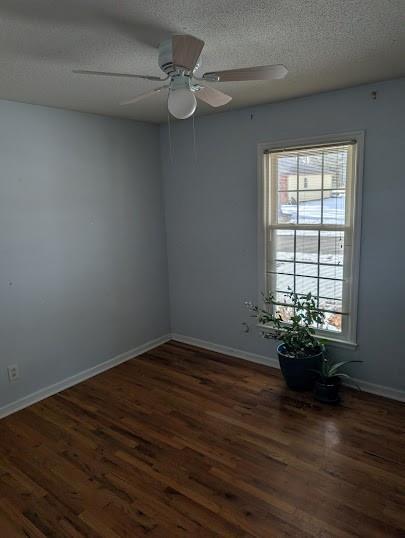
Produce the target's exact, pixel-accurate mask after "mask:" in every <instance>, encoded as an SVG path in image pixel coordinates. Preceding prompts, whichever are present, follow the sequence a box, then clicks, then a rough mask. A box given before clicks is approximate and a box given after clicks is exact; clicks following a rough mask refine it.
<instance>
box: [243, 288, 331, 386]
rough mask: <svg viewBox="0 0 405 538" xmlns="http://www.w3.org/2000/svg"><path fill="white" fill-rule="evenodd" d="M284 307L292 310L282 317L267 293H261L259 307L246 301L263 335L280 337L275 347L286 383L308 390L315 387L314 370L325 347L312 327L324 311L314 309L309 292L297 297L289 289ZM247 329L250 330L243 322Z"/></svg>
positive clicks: (319, 320) (320, 361) (272, 298)
mask: <svg viewBox="0 0 405 538" xmlns="http://www.w3.org/2000/svg"><path fill="white" fill-rule="evenodd" d="M286 297H288V298H289V300H288V303H286V304H285V306H284V308H289V309H291V310H290V312H291V315H289V316H286V317H285V318H284V319H283V318H282V316H281V315H280V312H277V310H276V309H274V306H276V308H277V307H278V308H279V307H280V304H279V303H277V302H276V301H275V300H274V296H273V295H272V294H271V293H269V294H268V295H264V296H263V301H264V307H263V308H260V307H259V306H258V305H255V304H253V303H251V302H247V303H245V304H246V306H247V307H248V308H249V310H250V311H251V312H252V317H255V318H256V319H257V321H258V322H259V325H261V326H262V336H263V337H264V338H273V339H275V340H281V344H280V345H279V346H278V348H277V353H278V359H279V362H280V369H281V372H282V374H283V377H284V379H285V382H286V383H287V386H288V387H289V388H291V389H293V390H311V389H312V388H313V386H314V383H315V379H316V373H315V371H319V369H320V367H321V363H322V357H323V352H324V346H323V344H322V343H321V341H320V340H319V339H318V338H317V337H316V336H315V329H314V327H316V326H317V324H321V323H322V322H323V320H324V314H323V313H322V312H321V311H320V310H319V309H318V308H317V306H316V302H315V299H314V297H313V296H312V295H311V293H308V294H307V295H304V296H300V295H298V294H297V293H295V292H293V291H290V292H289V293H287V294H286ZM245 326H246V330H249V327H248V325H247V324H245Z"/></svg>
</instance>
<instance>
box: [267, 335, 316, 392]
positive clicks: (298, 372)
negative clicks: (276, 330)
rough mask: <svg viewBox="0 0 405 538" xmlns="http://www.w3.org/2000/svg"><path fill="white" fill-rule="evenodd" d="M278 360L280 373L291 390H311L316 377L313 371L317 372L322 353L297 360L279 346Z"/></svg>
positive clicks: (281, 345) (283, 347) (283, 346)
mask: <svg viewBox="0 0 405 538" xmlns="http://www.w3.org/2000/svg"><path fill="white" fill-rule="evenodd" d="M277 353H278V360H279V362H280V368H281V373H282V374H283V377H284V380H285V382H286V383H287V386H288V388H290V389H292V390H312V389H313V388H314V384H315V380H316V377H317V374H316V372H314V370H319V368H320V366H321V361H322V351H320V352H319V353H318V354H316V355H309V356H308V357H303V358H300V359H297V358H295V357H291V356H289V355H288V353H287V351H286V348H285V345H284V344H280V345H279V346H278V348H277Z"/></svg>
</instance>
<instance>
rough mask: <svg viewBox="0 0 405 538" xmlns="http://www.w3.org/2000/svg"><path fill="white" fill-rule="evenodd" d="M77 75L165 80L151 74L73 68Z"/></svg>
mask: <svg viewBox="0 0 405 538" xmlns="http://www.w3.org/2000/svg"><path fill="white" fill-rule="evenodd" d="M73 73H76V74H77V75H97V76H102V77H126V78H143V79H146V80H160V81H162V80H166V79H167V78H168V77H166V78H160V77H154V76H151V75H133V74H132V73H109V72H108V71H86V70H85V69H73Z"/></svg>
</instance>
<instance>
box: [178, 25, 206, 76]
mask: <svg viewBox="0 0 405 538" xmlns="http://www.w3.org/2000/svg"><path fill="white" fill-rule="evenodd" d="M203 47H204V41H201V39H197V38H196V37H193V36H192V35H181V34H175V35H173V36H172V55H173V63H174V65H175V66H176V67H183V68H184V69H187V70H188V71H193V70H194V67H195V66H196V64H197V61H198V58H199V57H200V54H201V51H202V49H203Z"/></svg>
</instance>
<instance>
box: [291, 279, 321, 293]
mask: <svg viewBox="0 0 405 538" xmlns="http://www.w3.org/2000/svg"><path fill="white" fill-rule="evenodd" d="M317 289H318V279H317V278H311V277H306V276H296V277H295V291H296V293H302V294H303V295H306V294H307V293H312V295H315V296H316V295H317Z"/></svg>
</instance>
